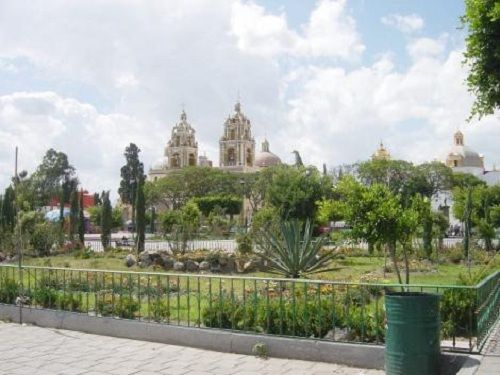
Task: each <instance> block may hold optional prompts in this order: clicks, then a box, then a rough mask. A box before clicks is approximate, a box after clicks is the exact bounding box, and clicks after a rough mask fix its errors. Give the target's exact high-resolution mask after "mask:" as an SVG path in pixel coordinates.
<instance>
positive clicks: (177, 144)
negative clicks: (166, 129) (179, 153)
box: [175, 136, 181, 147]
mask: <svg viewBox="0 0 500 375" xmlns="http://www.w3.org/2000/svg"><path fill="white" fill-rule="evenodd" d="M180 143H181V137H179V136H177V137H175V146H176V147H179V146H180Z"/></svg>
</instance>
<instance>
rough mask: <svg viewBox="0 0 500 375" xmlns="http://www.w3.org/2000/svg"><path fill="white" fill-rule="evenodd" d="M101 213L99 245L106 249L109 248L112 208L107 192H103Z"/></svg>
mask: <svg viewBox="0 0 500 375" xmlns="http://www.w3.org/2000/svg"><path fill="white" fill-rule="evenodd" d="M101 199H102V213H101V243H102V246H103V247H104V248H105V249H107V248H109V247H110V246H111V226H112V208H111V201H110V200H109V191H103V192H102V194H101Z"/></svg>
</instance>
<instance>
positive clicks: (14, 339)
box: [0, 322, 384, 375]
mask: <svg viewBox="0 0 500 375" xmlns="http://www.w3.org/2000/svg"><path fill="white" fill-rule="evenodd" d="M0 374H1V375H4V374H5V375H7V374H8V375H15V374H26V375H28V374H29V375H31V374H37V375H49V374H50V375H56V374H67V375H79V374H82V375H122V374H123V375H128V374H134V375H148V374H168V375H170V374H171V375H180V374H196V375H226V374H227V375H229V374H236V375H266V374H272V375H280V374H296V375H299V374H307V375H327V374H344V375H378V374H380V375H382V374H384V372H383V371H377V370H363V369H355V368H350V367H346V366H340V365H335V364H327V363H318V362H307V361H297V360H286V359H277V358H270V359H267V360H263V359H259V358H255V357H252V356H246V355H239V354H229V353H219V352H212V351H208V350H200V349H193V348H186V347H182V346H174V345H166V344H158V343H151V342H145V341H136V340H129V339H119V338H114V337H107V336H97V335H89V334H86V333H81V332H75V331H66V330H59V329H50V328H40V327H35V326H20V325H19V324H14V323H1V322H0Z"/></svg>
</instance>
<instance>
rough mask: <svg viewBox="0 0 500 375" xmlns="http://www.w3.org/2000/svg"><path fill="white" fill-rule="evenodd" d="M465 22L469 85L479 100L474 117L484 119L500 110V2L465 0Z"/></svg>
mask: <svg viewBox="0 0 500 375" xmlns="http://www.w3.org/2000/svg"><path fill="white" fill-rule="evenodd" d="M462 22H463V24H464V25H465V26H466V27H467V29H468V35H467V37H466V39H465V44H466V51H465V54H464V55H465V62H466V63H467V65H468V67H469V69H470V70H469V75H468V77H467V85H468V87H469V91H471V92H472V93H473V94H474V95H475V97H476V99H475V101H474V104H473V105H472V110H471V117H474V116H478V117H479V118H481V117H483V116H486V115H490V114H493V113H494V112H495V110H496V109H498V108H500V43H498V41H499V40H500V2H499V1H498V0H465V14H464V15H463V17H462Z"/></svg>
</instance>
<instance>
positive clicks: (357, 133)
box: [0, 0, 500, 192]
mask: <svg viewBox="0 0 500 375" xmlns="http://www.w3.org/2000/svg"><path fill="white" fill-rule="evenodd" d="M462 12H463V1H459V0H455V1H454V0H440V1H430V0H425V1H409V0H408V1H406V0H377V1H369V0H349V1H347V0H318V1H299V0H296V1H291V0H290V1H264V0H256V1H247V0H169V1H168V2H165V1H163V0H147V1H130V0H127V1H125V0H109V1H106V2H105V3H103V2H102V1H99V0H87V1H83V0H81V1H72V2H65V1H62V0H34V1H28V0H4V1H2V2H1V3H0V135H1V136H0V187H4V186H5V185H6V184H7V182H8V181H9V177H10V176H9V174H10V172H9V171H10V170H11V169H12V168H11V164H12V155H13V149H14V146H15V145H19V147H20V156H21V167H22V168H23V169H26V170H28V172H31V171H33V169H34V168H35V167H36V165H37V164H38V163H39V161H40V160H41V158H42V156H43V153H44V152H45V150H47V149H48V148H50V147H53V148H56V149H58V150H61V151H64V152H66V153H67V154H68V156H69V158H70V161H71V162H72V163H73V164H74V166H75V167H76V169H77V171H78V173H79V176H80V179H81V181H82V185H84V187H86V188H88V189H89V190H93V191H94V190H95V191H100V190H103V189H106V190H112V191H113V192H115V191H116V189H117V186H118V181H119V168H120V166H121V164H122V163H123V160H122V159H123V156H122V154H123V149H124V147H125V146H126V145H127V144H128V143H130V142H135V143H137V144H138V145H139V147H140V148H141V149H142V154H141V155H142V158H143V161H144V163H145V165H146V167H149V166H151V165H152V164H153V163H154V162H155V160H157V159H161V158H162V157H163V148H164V146H165V144H166V142H167V141H168V137H169V134H170V130H171V127H172V126H173V125H174V124H175V123H176V121H178V118H179V114H180V111H181V108H182V105H183V104H184V106H185V108H186V111H187V114H188V120H189V121H190V122H191V123H192V125H193V126H194V128H195V129H196V131H197V140H198V142H199V148H200V154H203V153H206V154H207V156H209V157H210V158H211V159H212V160H213V161H214V164H215V165H218V139H219V137H220V134H221V132H222V124H223V122H224V119H225V118H226V117H227V115H228V113H230V112H231V111H232V108H233V105H234V102H235V101H236V98H237V95H238V92H239V93H240V97H241V101H242V107H243V111H244V112H245V113H246V115H247V116H248V117H249V118H250V119H251V120H252V124H253V125H252V129H253V135H254V137H255V139H256V142H257V145H258V146H257V148H258V149H260V142H261V141H262V140H263V139H264V137H267V138H268V140H269V141H270V144H271V150H272V151H273V152H275V153H276V154H278V155H279V156H280V157H281V158H282V159H283V160H284V161H285V162H287V161H292V160H293V156H292V155H291V151H292V150H294V149H296V150H299V151H300V152H301V154H302V158H303V159H304V161H305V162H306V163H309V164H313V165H317V166H321V165H322V164H323V163H326V164H327V165H328V166H330V167H333V166H335V165H339V164H342V163H353V162H356V161H359V160H364V159H367V158H368V157H370V155H371V153H372V152H373V151H374V150H375V148H376V147H377V145H378V143H379V141H380V140H383V141H384V143H385V144H386V145H387V147H388V149H389V150H390V152H391V153H392V154H393V156H394V157H396V158H402V159H406V160H410V161H413V162H415V163H420V162H423V161H428V160H434V159H438V160H443V159H444V158H445V157H446V153H447V150H448V148H449V146H450V145H451V141H452V136H453V132H454V131H456V129H458V128H460V129H462V130H463V131H464V133H465V142H466V144H468V145H469V146H471V147H473V148H474V149H476V150H477V151H478V152H480V153H483V154H484V155H485V161H486V165H487V166H488V167H490V168H491V166H492V165H493V164H497V165H500V156H499V155H498V151H497V150H496V147H495V144H494V142H492V140H493V139H499V138H498V137H500V130H499V129H500V126H498V122H499V119H498V115H493V116H490V117H488V118H485V119H484V120H482V121H481V122H478V121H476V120H475V121H473V122H472V123H471V124H467V123H466V121H465V119H466V118H467V116H468V111H469V108H470V104H471V102H472V98H471V96H470V95H469V93H468V92H467V88H466V87H465V85H464V84H463V82H464V79H465V77H466V74H467V67H465V66H463V65H462V52H463V46H464V37H465V31H464V30H461V29H459V27H460V21H459V17H460V15H461V14H462Z"/></svg>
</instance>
